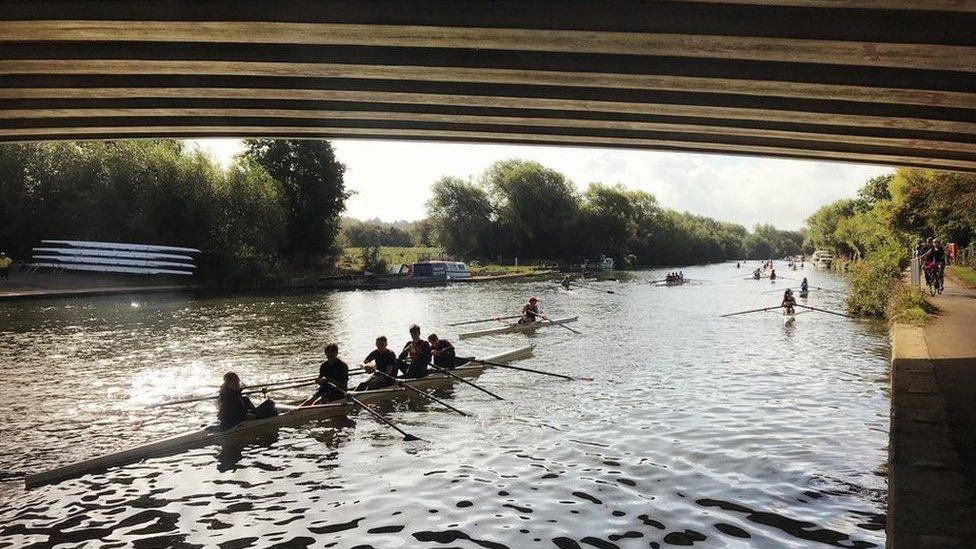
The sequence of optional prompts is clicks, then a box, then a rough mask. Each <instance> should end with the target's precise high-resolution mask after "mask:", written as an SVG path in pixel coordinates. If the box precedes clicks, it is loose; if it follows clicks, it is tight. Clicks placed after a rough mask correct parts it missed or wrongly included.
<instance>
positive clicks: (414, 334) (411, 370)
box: [397, 324, 431, 378]
mask: <svg viewBox="0 0 976 549" xmlns="http://www.w3.org/2000/svg"><path fill="white" fill-rule="evenodd" d="M430 358H431V355H430V343H427V342H426V341H425V340H423V339H421V337H420V326H417V325H416V324H414V325H413V326H411V327H410V341H408V342H407V344H406V345H404V346H403V351H401V352H400V356H398V357H397V359H398V360H399V361H400V371H402V372H403V377H407V378H416V377H425V376H426V375H427V365H428V364H430ZM408 359H409V361H408Z"/></svg>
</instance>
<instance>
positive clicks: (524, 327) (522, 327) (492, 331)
mask: <svg viewBox="0 0 976 549" xmlns="http://www.w3.org/2000/svg"><path fill="white" fill-rule="evenodd" d="M577 320H579V317H578V316H570V317H566V318H554V319H552V320H539V321H537V322H526V323H525V324H508V325H505V326H501V327H499V328H488V329H486V330H476V331H474V332H464V333H461V334H458V339H469V338H472V337H481V336H489V335H497V334H511V333H515V332H527V331H531V330H535V329H536V328H542V327H545V326H554V325H557V324H569V323H570V322H576V321H577Z"/></svg>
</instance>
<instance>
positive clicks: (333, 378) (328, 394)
mask: <svg viewBox="0 0 976 549" xmlns="http://www.w3.org/2000/svg"><path fill="white" fill-rule="evenodd" d="M315 381H316V382H317V383H318V384H319V389H318V391H315V394H314V395H312V396H310V397H308V399H307V400H306V401H305V402H303V403H302V406H308V405H310V404H325V403H326V402H329V401H330V400H339V399H341V398H343V397H345V395H344V394H343V391H346V390H348V388H349V365H347V364H346V363H345V362H343V361H342V360H340V359H339V346H338V345H336V344H335V343H329V344H328V345H326V346H325V362H323V363H322V364H320V365H319V377H318V379H316V380H315ZM330 384H331V385H330ZM332 385H336V386H338V387H339V389H342V391H339V390H337V389H336V388H335V387H333V386H332Z"/></svg>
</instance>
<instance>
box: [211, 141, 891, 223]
mask: <svg viewBox="0 0 976 549" xmlns="http://www.w3.org/2000/svg"><path fill="white" fill-rule="evenodd" d="M196 143H197V144H198V146H199V147H201V148H202V149H203V150H206V151H208V152H209V153H210V154H211V155H213V156H214V157H215V159H217V160H218V161H219V162H220V163H221V164H222V165H224V166H226V165H228V164H229V163H230V159H231V157H232V156H233V155H234V154H236V153H238V152H240V149H241V147H240V143H239V141H237V140H233V139H207V140H197V141H196ZM333 144H334V145H335V148H336V154H337V156H338V157H339V159H340V160H341V161H342V162H344V163H345V164H346V167H347V171H346V184H347V187H348V188H349V189H351V190H353V191H355V192H356V194H355V195H354V196H353V197H352V198H350V199H349V201H348V202H347V212H346V213H347V214H348V215H350V216H353V217H357V218H362V219H368V218H374V217H379V218H380V219H383V220H387V221H394V220H398V219H408V220H411V219H419V218H422V217H423V216H424V215H425V212H424V202H426V200H427V198H428V197H429V188H430V185H431V184H432V183H433V182H434V181H436V180H437V179H438V178H439V177H441V176H444V175H453V176H458V177H462V178H467V177H472V176H473V177H477V176H478V175H480V174H481V172H482V171H483V170H484V169H485V168H487V167H488V166H489V165H490V164H491V163H492V162H495V161H496V160H503V159H507V158H513V157H517V158H524V159H529V160H536V161H538V162H541V163H542V164H544V165H546V166H548V167H551V168H553V169H555V170H558V171H560V172H562V173H564V174H566V175H567V176H568V177H569V178H570V179H572V180H573V182H575V183H576V185H577V186H578V187H580V189H583V188H585V186H586V185H587V184H589V183H591V182H602V183H610V184H613V183H623V184H624V185H626V186H628V187H630V188H635V189H642V190H646V191H648V192H651V193H653V194H654V195H655V196H656V197H657V198H658V201H659V202H660V203H661V204H662V205H663V206H665V207H668V208H674V209H676V210H681V211H689V212H691V213H694V214H698V215H706V216H709V217H714V218H716V219H721V220H723V221H733V222H736V223H741V224H743V225H746V226H747V227H751V226H752V225H754V224H756V223H773V224H775V225H776V226H777V227H781V228H788V229H796V228H799V227H801V226H803V222H804V219H806V217H807V216H809V215H810V214H811V213H813V211H814V210H816V209H817V208H818V207H820V206H822V205H823V204H826V203H828V202H832V201H834V200H837V199H838V198H843V197H849V196H852V195H854V193H855V192H856V191H857V189H858V188H859V187H860V186H861V185H862V184H863V183H864V182H865V181H866V180H867V179H868V178H870V177H873V176H875V175H879V174H882V173H887V172H889V171H891V170H892V168H890V167H880V166H868V165H858V164H843V163H833V162H814V161H807V160H785V159H774V158H760V157H745V156H725V155H705V154H693V153H674V152H654V151H634V150H610V149H588V148H573V147H542V146H523V145H489V144H485V145H479V144H466V143H423V142H404V141H362V140H336V141H334V142H333Z"/></svg>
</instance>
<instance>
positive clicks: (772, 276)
mask: <svg viewBox="0 0 976 549" xmlns="http://www.w3.org/2000/svg"><path fill="white" fill-rule="evenodd" d="M769 279H770V280H776V269H770V271H769Z"/></svg>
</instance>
